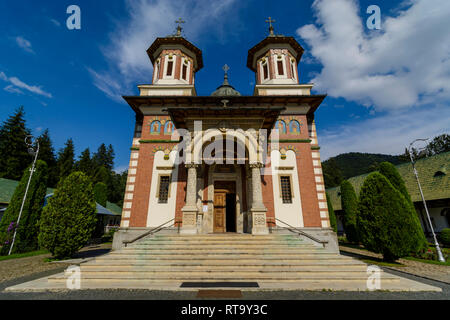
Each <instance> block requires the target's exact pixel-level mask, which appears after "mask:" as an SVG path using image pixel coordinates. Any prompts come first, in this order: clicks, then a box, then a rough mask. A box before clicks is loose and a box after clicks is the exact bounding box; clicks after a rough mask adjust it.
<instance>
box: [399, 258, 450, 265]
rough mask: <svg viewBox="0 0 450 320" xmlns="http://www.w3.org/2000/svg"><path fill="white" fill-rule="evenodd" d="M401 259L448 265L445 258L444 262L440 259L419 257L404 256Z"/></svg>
mask: <svg viewBox="0 0 450 320" xmlns="http://www.w3.org/2000/svg"><path fill="white" fill-rule="evenodd" d="M403 259H406V260H412V261H418V262H423V263H429V264H437V265H440V266H450V261H449V260H447V261H445V262H440V261H436V260H427V259H419V258H415V257H404V258H403Z"/></svg>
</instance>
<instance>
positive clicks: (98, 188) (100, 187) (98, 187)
mask: <svg viewBox="0 0 450 320" xmlns="http://www.w3.org/2000/svg"><path fill="white" fill-rule="evenodd" d="M94 197H95V201H96V202H97V203H98V204H99V205H101V206H104V207H106V202H107V201H108V187H107V186H106V184H104V183H103V182H98V183H96V184H95V186H94Z"/></svg>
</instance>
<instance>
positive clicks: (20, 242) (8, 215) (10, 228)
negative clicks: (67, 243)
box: [0, 160, 48, 255]
mask: <svg viewBox="0 0 450 320" xmlns="http://www.w3.org/2000/svg"><path fill="white" fill-rule="evenodd" d="M30 169H31V166H30V167H28V168H27V169H25V171H24V173H23V176H22V179H21V180H20V182H19V185H18V186H17V187H16V190H15V191H14V194H13V196H12V198H11V202H10V204H9V206H8V208H7V209H6V212H5V214H4V216H3V219H2V220H1V222H0V241H1V243H2V244H4V245H3V247H2V249H1V255H6V254H8V252H9V248H10V245H11V242H12V238H13V235H14V231H15V229H16V222H17V218H18V217H19V213H20V208H21V206H22V201H23V197H24V195H25V190H26V187H27V184H28V179H29V177H30ZM47 180H48V168H47V164H46V163H45V162H44V161H42V160H38V161H36V167H35V172H34V173H33V176H32V178H31V181H30V186H29V188H28V193H27V198H26V200H25V203H24V206H23V210H22V215H21V217H20V222H19V224H18V226H17V234H16V240H15V242H14V248H13V251H12V252H13V253H24V252H28V251H34V250H37V248H38V232H39V225H38V223H39V219H40V216H41V212H42V207H43V205H44V200H45V195H46V192H47Z"/></svg>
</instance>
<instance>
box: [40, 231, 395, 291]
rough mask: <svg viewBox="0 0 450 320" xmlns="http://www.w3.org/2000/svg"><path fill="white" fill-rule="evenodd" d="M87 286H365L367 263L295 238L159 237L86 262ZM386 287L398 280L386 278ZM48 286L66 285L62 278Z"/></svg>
mask: <svg viewBox="0 0 450 320" xmlns="http://www.w3.org/2000/svg"><path fill="white" fill-rule="evenodd" d="M80 267H81V279H82V284H83V286H89V285H90V284H99V283H115V284H119V285H121V286H122V287H123V286H125V285H128V286H136V285H138V286H144V285H152V284H157V283H168V282H172V283H173V282H178V283H182V282H258V283H276V284H279V285H282V284H283V283H301V282H309V283H311V282H313V283H315V284H316V285H317V284H319V285H320V284H323V286H324V288H326V287H327V286H328V285H329V284H330V283H339V282H345V283H346V284H348V283H349V282H350V283H353V284H358V286H359V287H364V286H365V284H366V281H367V278H368V274H367V265H366V264H364V263H362V262H360V261H358V260H356V259H353V258H350V257H345V256H341V255H339V254H337V253H333V252H329V251H327V250H326V249H324V248H323V247H318V246H315V245H314V244H311V243H309V242H306V241H304V240H302V239H301V238H299V237H298V236H296V235H282V234H270V235H262V236H252V235H247V234H213V235H162V234H159V235H155V236H152V237H147V238H143V239H141V240H140V241H138V242H135V243H133V244H131V245H129V246H128V247H126V248H123V249H122V250H118V251H112V252H111V253H109V254H106V255H104V256H100V257H97V258H96V259H95V260H92V261H89V262H86V263H83V264H81V265H80ZM382 279H383V283H384V284H386V283H391V282H392V283H395V282H396V281H399V278H398V277H395V276H393V275H390V274H383V275H382ZM48 281H49V283H61V282H63V281H64V282H65V281H66V278H65V277H64V275H63V274H59V275H56V276H53V277H50V278H49V280H48Z"/></svg>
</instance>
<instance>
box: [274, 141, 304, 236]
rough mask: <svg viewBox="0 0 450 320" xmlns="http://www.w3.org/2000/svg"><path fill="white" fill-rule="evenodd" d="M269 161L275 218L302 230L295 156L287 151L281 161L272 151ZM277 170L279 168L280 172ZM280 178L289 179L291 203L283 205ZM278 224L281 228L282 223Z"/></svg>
mask: <svg viewBox="0 0 450 320" xmlns="http://www.w3.org/2000/svg"><path fill="white" fill-rule="evenodd" d="M271 161H272V163H271V167H272V174H273V176H272V181H273V200H274V201H273V204H274V209H275V218H278V219H280V220H282V221H283V222H286V223H288V224H289V225H291V226H293V227H297V228H303V226H304V224H303V212H302V202H301V198H300V186H299V182H298V174H297V161H296V154H295V152H294V151H292V150H289V151H287V153H286V159H281V155H280V152H279V151H272V153H271ZM279 168H281V170H280V169H279ZM280 176H290V177H291V188H292V194H293V197H292V203H283V200H282V198H281V185H280ZM279 224H280V226H283V224H282V223H279Z"/></svg>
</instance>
